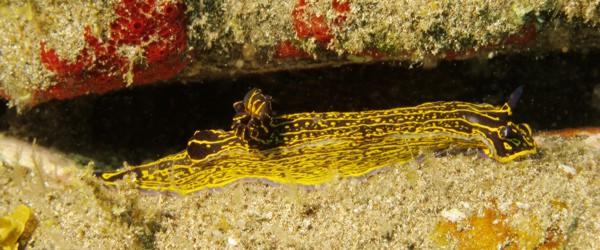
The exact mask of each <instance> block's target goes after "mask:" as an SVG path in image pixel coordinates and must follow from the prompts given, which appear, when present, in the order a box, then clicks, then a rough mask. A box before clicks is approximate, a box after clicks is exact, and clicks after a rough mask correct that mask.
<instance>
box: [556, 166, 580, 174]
mask: <svg viewBox="0 0 600 250" xmlns="http://www.w3.org/2000/svg"><path fill="white" fill-rule="evenodd" d="M558 166H559V167H560V169H562V170H563V171H565V173H567V174H571V175H575V174H577V170H576V169H575V168H574V167H571V166H569V165H567V164H563V163H560V164H558Z"/></svg>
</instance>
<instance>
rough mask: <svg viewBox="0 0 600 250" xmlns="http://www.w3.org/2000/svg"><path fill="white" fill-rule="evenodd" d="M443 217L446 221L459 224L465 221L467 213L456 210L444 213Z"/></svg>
mask: <svg viewBox="0 0 600 250" xmlns="http://www.w3.org/2000/svg"><path fill="white" fill-rule="evenodd" d="M442 217H444V218H445V219H446V220H449V221H451V222H457V221H460V220H464V219H465V218H467V216H466V215H465V213H463V212H461V211H460V210H458V209H456V208H453V209H450V210H444V211H442Z"/></svg>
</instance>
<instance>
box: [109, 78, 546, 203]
mask: <svg viewBox="0 0 600 250" xmlns="http://www.w3.org/2000/svg"><path fill="white" fill-rule="evenodd" d="M521 91H522V90H521V88H519V89H517V91H515V92H514V93H513V95H511V97H510V98H509V101H508V102H507V103H505V104H504V105H503V106H501V107H496V106H492V105H489V104H475V103H468V102H458V101H455V102H429V103H424V104H421V105H418V106H414V107H401V108H394V109H386V110H372V111H361V112H323V113H316V112H306V113H295V114H284V115H279V116H274V115H273V114H272V110H271V100H272V98H271V97H270V96H268V95H264V94H263V93H262V91H261V90H259V89H253V90H251V91H250V92H248V94H246V96H245V97H244V99H243V100H242V101H240V102H236V103H235V104H234V109H235V111H236V115H235V116H234V118H233V122H232V126H231V130H229V131H224V130H202V131H196V132H195V133H194V135H193V136H192V138H191V139H190V140H189V141H188V144H187V148H186V150H184V151H182V152H180V153H178V154H174V155H170V156H167V157H164V158H162V159H159V160H157V161H154V162H150V163H147V164H143V165H139V166H133V167H129V168H126V169H121V170H116V171H114V172H105V173H101V174H100V177H101V178H102V179H103V180H104V181H105V182H106V183H108V184H114V183H115V181H117V180H119V179H122V178H123V177H124V176H126V175H131V176H132V177H133V179H134V182H135V184H136V185H137V186H138V187H139V188H141V189H149V190H159V191H173V192H177V193H180V194H184V195H185V194H189V193H191V192H194V191H198V190H201V189H204V188H213V187H222V186H225V185H227V184H229V183H232V182H234V181H237V180H240V179H246V178H252V179H264V180H268V181H271V182H275V183H283V184H299V185H319V184H323V183H326V182H329V181H331V180H332V179H334V178H336V177H337V176H340V177H352V176H363V175H366V174H368V173H370V172H373V171H375V170H378V169H381V168H384V167H388V166H394V165H397V164H402V163H406V162H409V161H411V160H413V159H414V158H415V157H417V156H418V155H419V154H420V153H421V152H422V151H424V150H444V149H447V148H449V147H459V148H479V149H482V150H483V152H484V153H485V154H486V155H487V156H489V157H490V158H492V159H494V160H496V161H499V162H503V163H505V162H510V161H512V160H514V159H516V158H519V157H523V156H526V155H530V154H533V153H535V152H536V144H535V141H534V140H533V138H532V131H531V129H530V127H529V126H528V125H527V124H524V123H521V124H517V123H514V122H512V121H510V120H509V117H510V116H511V115H512V109H513V108H514V107H515V105H516V100H518V98H519V96H520V94H521Z"/></svg>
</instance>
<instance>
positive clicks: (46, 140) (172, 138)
mask: <svg viewBox="0 0 600 250" xmlns="http://www.w3.org/2000/svg"><path fill="white" fill-rule="evenodd" d="M598 56H600V53H597V52H592V53H586V54H581V53H570V54H550V55H545V56H531V55H526V54H524V55H514V56H508V57H503V56H499V57H496V58H494V59H491V60H481V59H472V60H465V61H452V62H441V63H440V64H439V65H437V67H435V68H433V69H422V68H418V67H416V68H411V67H410V66H408V65H404V64H401V63H398V62H388V63H375V64H368V65H347V66H341V67H335V68H322V69H311V70H301V71H286V72H277V73H270V74H261V75H244V76H237V77H234V78H227V79H216V80H206V81H205V82H199V83H187V84H183V83H173V84H158V85H155V86H147V87H138V88H133V89H127V90H122V91H118V92H114V93H110V94H106V95H102V96H95V95H90V96H84V97H80V98H77V99H73V100H69V101H62V102H58V101H53V102H49V103H45V104H42V105H39V106H37V107H36V108H34V109H32V110H29V111H27V112H25V113H24V114H21V115H17V114H16V112H15V111H14V110H13V109H6V108H0V114H2V118H1V119H0V129H2V130H3V131H8V132H9V134H14V135H17V136H19V137H22V138H27V139H30V140H33V138H36V140H37V142H38V143H39V144H42V145H46V146H50V147H54V148H56V149H58V150H61V151H64V152H67V153H72V154H74V155H77V156H81V157H82V159H93V160H95V161H96V163H97V166H100V167H103V166H113V167H118V166H121V162H122V161H128V162H129V163H132V164H137V163H140V162H142V161H145V160H150V159H154V158H158V157H160V156H163V155H166V154H169V153H173V152H176V151H179V150H182V149H183V148H185V145H186V141H187V139H188V138H189V137H190V136H191V135H192V134H193V132H194V130H196V129H209V128H221V129H228V127H229V125H230V120H231V117H232V115H233V108H232V103H233V102H234V101H237V100H239V99H241V98H242V97H243V95H244V94H245V93H246V91H248V90H249V89H250V88H252V87H258V88H262V89H263V91H264V92H265V93H267V94H269V95H272V96H273V98H274V105H273V108H274V110H275V111H276V112H279V113H293V112H303V111H319V112H322V111H358V110H369V109H385V108H393V107H399V106H411V105H416V104H419V103H422V102H427V101H436V100H462V101H471V102H486V103H490V104H498V105H500V104H502V103H503V102H504V101H505V100H506V99H507V97H508V95H509V94H510V93H511V92H512V91H513V90H514V89H515V88H516V87H518V86H519V85H524V86H525V92H524V94H523V97H522V99H521V102H520V103H519V106H518V108H517V110H516V111H515V117H514V120H515V121H518V122H527V123H529V124H531V125H532V127H533V128H534V129H535V130H546V129H556V128H567V127H581V126H599V125H600V110H599V109H598V107H597V105H596V106H595V104H594V103H595V101H594V100H595V99H598V98H599V97H597V96H596V97H595V96H593V95H594V94H593V92H594V91H593V89H594V88H595V87H596V88H598V87H597V86H598V85H599V84H600V61H599V60H597V59H596V58H598Z"/></svg>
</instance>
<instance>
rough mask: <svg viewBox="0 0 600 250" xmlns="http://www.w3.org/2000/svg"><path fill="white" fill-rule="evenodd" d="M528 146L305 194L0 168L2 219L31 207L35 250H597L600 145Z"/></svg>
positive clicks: (415, 166) (558, 142)
mask: <svg viewBox="0 0 600 250" xmlns="http://www.w3.org/2000/svg"><path fill="white" fill-rule="evenodd" d="M536 140H537V141H538V143H539V145H540V148H541V154H540V155H538V156H536V157H534V158H531V159H525V160H523V161H517V162H511V163H508V164H499V163H497V162H494V161H492V160H489V159H483V158H481V157H478V156H477V155H460V154H459V155H451V156H444V157H433V154H432V153H428V152H425V153H424V156H425V157H424V158H423V160H421V161H419V162H413V163H409V164H407V165H403V166H390V168H389V169H388V170H387V171H385V172H382V173H379V174H377V175H374V176H371V177H369V178H366V179H364V178H361V179H347V180H339V181H337V182H334V183H330V184H327V185H324V186H319V187H316V188H314V189H311V190H308V189H303V188H299V187H294V186H275V187H273V186H268V185H265V184H261V183H257V182H254V183H247V182H246V183H244V182H238V183H235V184H232V185H230V186H227V187H225V188H222V189H219V190H204V191H200V192H198V193H196V194H195V195H191V196H186V197H179V196H173V195H167V194H158V193H140V192H139V191H137V190H135V189H130V187H128V186H127V184H124V185H122V186H120V187H119V188H118V189H116V190H115V189H107V188H106V187H104V186H102V185H101V184H100V183H98V181H97V180H96V179H94V178H93V177H91V176H90V173H89V171H86V170H81V169H77V168H75V169H73V172H71V175H69V176H64V175H62V176H56V175H55V174H52V173H44V172H41V171H36V170H31V169H29V168H27V167H23V166H18V165H7V164H3V165H0V184H2V185H1V187H2V188H0V194H1V195H0V214H5V213H7V212H8V211H10V210H11V209H13V208H14V207H16V206H17V205H19V204H22V203H24V204H26V205H28V206H29V207H31V208H32V211H33V214H34V217H35V219H36V220H37V221H39V224H38V226H37V228H36V229H35V231H34V232H33V234H32V236H31V239H30V240H29V241H28V242H25V243H26V244H27V245H28V248H31V249H47V248H70V247H75V248H90V247H91V248H93V247H96V246H99V245H102V246H103V247H106V246H108V247H115V248H134V247H146V248H156V249H174V248H177V249H181V248H191V247H193V248H207V247H208V248H222V247H231V248H288V247H292V248H313V247H314V248H323V247H325V248H327V247H329V248H330V247H333V248H381V247H392V248H412V247H414V248H427V249H432V248H454V247H456V246H459V247H472V248H481V247H487V248H496V246H498V245H500V246H504V247H506V248H509V249H512V248H515V249H523V248H525V249H533V248H536V247H539V248H543V247H549V248H561V247H566V248H569V249H571V248H580V249H597V248H598V247H600V246H599V245H598V241H597V239H598V237H599V236H600V224H598V221H600V206H599V205H598V202H599V201H600V192H599V190H600V182H599V180H600V176H598V175H599V173H600V169H598V167H599V166H600V163H599V162H598V160H599V159H600V150H599V149H600V137H599V136H598V135H597V134H595V135H594V134H593V135H591V136H582V137H574V138H570V139H565V138H561V137H553V136H538V137H536ZM47 152H48V151H44V153H47ZM13 162H17V161H13ZM472 237H474V238H477V239H484V240H478V241H473V240H472Z"/></svg>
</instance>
